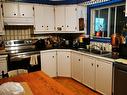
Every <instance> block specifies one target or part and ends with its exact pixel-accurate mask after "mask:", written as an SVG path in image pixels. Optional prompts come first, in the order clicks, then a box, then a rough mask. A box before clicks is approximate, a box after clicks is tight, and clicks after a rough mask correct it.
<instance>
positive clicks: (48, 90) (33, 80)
mask: <svg viewBox="0 0 127 95" xmlns="http://www.w3.org/2000/svg"><path fill="white" fill-rule="evenodd" d="M5 82H26V83H27V84H28V86H29V87H30V89H31V91H32V93H33V95H75V94H74V93H73V92H71V91H70V90H68V89H67V88H65V87H63V86H62V85H61V84H59V83H57V82H56V81H55V80H53V79H52V78H50V77H49V76H47V75H46V74H45V73H43V72H42V71H37V72H32V73H27V74H22V75H18V76H15V77H10V78H4V79H0V84H2V83H5Z"/></svg>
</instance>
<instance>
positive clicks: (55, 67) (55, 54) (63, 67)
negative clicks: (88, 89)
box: [41, 50, 71, 77]
mask: <svg viewBox="0 0 127 95" xmlns="http://www.w3.org/2000/svg"><path fill="white" fill-rule="evenodd" d="M70 56H71V52H70V51H56V50H54V51H46V52H41V70H42V71H44V72H45V73H46V74H47V75H49V76H50V77H56V76H64V77H71V59H70Z"/></svg>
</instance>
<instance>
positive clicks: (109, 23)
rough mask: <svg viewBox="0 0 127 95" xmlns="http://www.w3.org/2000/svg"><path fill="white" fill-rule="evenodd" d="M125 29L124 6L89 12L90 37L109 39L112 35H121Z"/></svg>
mask: <svg viewBox="0 0 127 95" xmlns="http://www.w3.org/2000/svg"><path fill="white" fill-rule="evenodd" d="M125 27H126V18H125V5H124V4H119V5H113V6H108V7H103V8H96V9H95V8H94V9H92V10H91V28H90V31H91V32H90V35H91V37H96V36H98V34H97V32H101V34H99V36H100V37H111V35H112V34H113V33H119V34H121V33H123V32H124V28H125Z"/></svg>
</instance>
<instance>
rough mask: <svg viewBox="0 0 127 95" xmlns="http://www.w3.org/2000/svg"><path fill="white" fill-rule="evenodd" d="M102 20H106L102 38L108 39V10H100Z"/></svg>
mask: <svg viewBox="0 0 127 95" xmlns="http://www.w3.org/2000/svg"><path fill="white" fill-rule="evenodd" d="M100 18H103V19H104V22H103V27H102V28H103V29H102V36H103V37H107V24H108V8H106V9H102V10H100Z"/></svg>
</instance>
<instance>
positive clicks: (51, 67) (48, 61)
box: [41, 51, 56, 77]
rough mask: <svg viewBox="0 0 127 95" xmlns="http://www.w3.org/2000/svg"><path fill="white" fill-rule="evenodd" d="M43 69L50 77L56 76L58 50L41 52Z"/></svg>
mask: <svg viewBox="0 0 127 95" xmlns="http://www.w3.org/2000/svg"><path fill="white" fill-rule="evenodd" d="M41 70H42V71H44V72H45V73H46V74H47V75H49V76H50V77H56V52H55V51H54V52H51V51H50V52H45V53H41Z"/></svg>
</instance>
